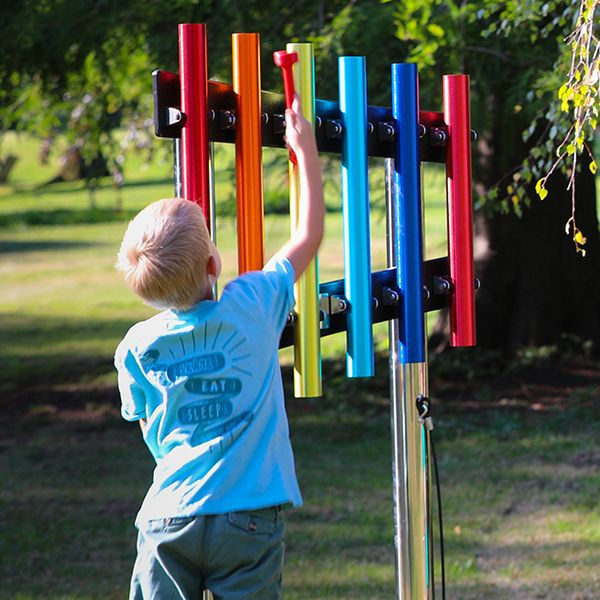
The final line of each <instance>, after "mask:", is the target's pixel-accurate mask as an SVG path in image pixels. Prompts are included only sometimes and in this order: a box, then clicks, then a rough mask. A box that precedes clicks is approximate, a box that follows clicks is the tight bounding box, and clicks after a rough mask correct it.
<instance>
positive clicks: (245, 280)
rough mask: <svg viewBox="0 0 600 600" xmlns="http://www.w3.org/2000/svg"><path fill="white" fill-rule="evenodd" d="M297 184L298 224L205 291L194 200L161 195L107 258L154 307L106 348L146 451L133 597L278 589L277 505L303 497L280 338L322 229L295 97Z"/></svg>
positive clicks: (247, 594) (258, 594) (208, 250)
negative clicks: (148, 460) (146, 482)
mask: <svg viewBox="0 0 600 600" xmlns="http://www.w3.org/2000/svg"><path fill="white" fill-rule="evenodd" d="M286 141H287V144H288V146H289V148H290V149H291V150H293V151H294V152H295V154H296V157H297V161H298V169H299V173H300V178H301V189H302V192H301V193H302V197H301V202H300V210H299V215H298V227H297V230H296V231H295V232H294V234H293V235H292V237H291V239H290V240H289V241H288V242H287V243H286V244H285V245H284V246H283V247H282V248H281V249H280V251H279V252H278V253H277V254H276V255H275V256H274V257H273V258H272V259H271V260H270V261H269V263H268V264H267V265H266V266H265V267H264V269H263V270H262V271H259V272H253V273H246V274H244V275H241V276H240V277H238V278H237V279H235V280H234V281H232V282H230V283H229V284H228V285H226V286H225V288H224V289H223V293H222V295H221V298H220V299H219V300H216V299H215V298H214V297H213V291H212V290H213V284H214V282H215V280H216V278H217V277H218V276H219V274H220V271H221V260H220V257H219V253H218V251H217V249H216V247H215V245H214V244H213V243H212V241H211V240H210V238H209V234H208V230H207V227H206V223H205V221H204V217H203V215H202V212H201V210H200V207H199V206H198V205H196V204H194V203H193V202H189V201H187V200H181V199H169V200H160V201H158V202H155V203H153V204H151V205H149V206H148V207H146V208H145V209H144V210H142V211H141V212H140V213H139V214H138V215H137V216H136V217H135V219H134V220H133V221H132V222H131V223H130V225H129V227H128V229H127V232H126V233H125V237H124V239H123V243H122V245H121V249H120V251H119V256H118V262H117V268H118V269H119V270H121V271H122V272H123V273H124V275H125V279H126V281H127V283H128V285H129V286H130V287H131V288H132V289H133V290H134V292H135V293H136V294H138V295H139V296H140V297H141V298H142V300H143V301H144V302H146V303H147V304H150V305H151V306H154V307H156V308H158V309H161V310H162V312H160V313H159V314H157V315H156V316H154V317H152V318H150V319H148V320H147V321H143V322H141V323H138V324H136V325H134V326H133V327H132V328H131V329H130V330H129V332H128V333H127V335H126V336H125V338H124V339H123V341H122V342H121V343H120V344H119V347H118V348H117V351H116V354H115V365H116V368H117V370H118V376H119V390H120V393H121V401H122V415H123V417H124V418H125V419H127V420H129V421H139V422H140V425H141V429H142V434H143V437H144V441H145V442H146V444H147V445H148V448H149V449H150V452H151V453H152V455H153V457H154V459H155V460H156V468H155V471H154V481H153V483H152V486H151V487H150V489H149V491H148V493H147V495H146V498H145V499H144V502H143V504H142V507H141V509H140V511H139V513H138V516H137V519H136V526H137V528H138V531H139V533H138V555H137V559H136V563H135V566H134V571H133V576H132V581H131V592H130V598H134V599H138V598H157V599H160V600H163V599H167V598H187V599H193V598H200V597H201V595H202V590H203V589H209V590H211V591H212V593H213V595H214V598H215V600H219V599H224V600H231V599H234V598H236V599H244V600H250V599H256V600H269V599H271V598H280V597H281V573H282V566H283V551H284V548H283V535H284V523H283V521H282V519H281V516H280V510H281V507H282V506H283V505H293V506H300V505H301V503H302V499H301V496H300V491H299V489H298V483H297V480H296V474H295V468H294V458H293V454H292V448H291V444H290V439H289V431H288V422H287V416H286V413H285V408H284V399H283V387H282V382H281V371H280V368H279V363H278V343H279V337H280V335H281V332H282V330H283V327H284V326H285V323H286V318H287V315H288V313H289V311H290V310H291V309H292V307H293V305H294V299H293V282H294V281H295V280H296V279H298V277H299V276H300V275H301V274H302V272H303V271H304V270H305V269H306V267H307V266H308V264H309V263H310V261H311V260H312V259H313V257H314V256H315V254H316V252H317V249H318V247H319V244H320V242H321V238H322V236H323V220H324V213H325V209H324V204H323V191H322V182H321V172H320V166H319V159H318V153H317V148H316V143H315V138H314V135H313V132H312V127H311V125H310V123H309V122H308V121H306V119H305V118H304V117H303V116H302V114H301V112H300V105H299V101H298V98H297V97H296V98H295V100H294V104H293V106H292V108H291V109H289V110H287V111H286Z"/></svg>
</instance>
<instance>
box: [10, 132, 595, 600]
mask: <svg viewBox="0 0 600 600" xmlns="http://www.w3.org/2000/svg"><path fill="white" fill-rule="evenodd" d="M9 143H11V144H13V147H14V148H15V149H16V151H17V152H18V153H19V154H20V155H21V159H20V161H19V163H18V164H17V167H16V170H15V172H14V178H13V180H12V181H11V183H10V185H5V186H0V225H1V224H2V220H1V219H2V217H4V218H5V221H4V223H5V225H6V226H5V227H3V228H0V338H1V340H2V343H1V344H0V361H1V362H2V367H3V368H2V374H1V375H0V387H1V389H2V395H1V402H2V404H1V405H0V406H1V408H2V410H1V411H0V424H1V425H2V426H3V431H4V434H3V436H1V437H0V481H1V482H2V485H1V486H0V582H1V585H0V600H4V599H6V600H8V599H21V600H26V599H45V600H59V599H61V600H66V599H70V600H71V599H72V600H75V599H76V600H84V599H100V598H102V599H111V598H115V599H116V598H123V597H124V596H125V595H126V590H127V586H128V580H129V573H130V569H131V565H132V560H133V557H134V553H135V549H134V545H135V534H134V531H133V527H132V522H133V517H134V515H135V512H136V510H137V508H138V506H139V503H140V501H141V499H142V497H143V495H144V493H145V490H146V488H147V486H148V483H149V481H150V478H151V472H152V464H151V460H150V457H149V455H148V453H147V451H146V449H145V447H144V446H143V443H142V441H141V439H140V436H139V431H138V430H137V428H135V427H132V426H131V425H129V424H127V423H124V422H122V421H121V420H120V418H119V415H118V402H119V401H118V395H117V391H116V387H115V376H114V371H113V368H112V365H111V361H112V354H113V351H114V348H115V346H116V344H117V342H118V341H119V340H120V338H121V337H122V335H123V333H124V332H125V331H126V329H127V328H128V327H129V326H130V325H131V324H132V323H133V322H134V321H136V320H139V319H141V318H144V317H146V316H148V315H150V314H151V313H152V310H151V309H149V308H146V307H144V306H143V305H142V304H140V303H139V302H138V300H137V299H136V298H134V297H133V296H132V294H131V293H129V292H128V291H127V290H126V289H125V287H124V285H123V283H122V281H121V280H120V277H119V276H118V274H117V273H115V272H114V269H113V262H114V257H115V253H116V250H117V247H118V244H119V242H120V239H121V236H122V234H123V231H124V228H125V226H126V221H124V220H115V219H122V218H123V216H122V215H121V216H118V217H115V218H110V219H109V218H108V216H107V215H108V214H109V213H113V212H114V211H113V209H114V193H113V190H112V188H111V186H110V183H109V182H108V181H106V182H103V186H102V187H101V189H100V190H99V191H98V193H97V198H96V201H97V206H98V210H100V211H105V213H104V217H102V215H101V214H99V215H98V219H100V218H105V219H106V220H104V221H102V222H87V221H90V220H91V221H94V219H93V215H90V213H89V211H88V212H86V211H87V203H88V198H87V193H86V192H85V190H84V189H83V188H82V186H81V184H78V183H69V184H57V185H55V186H46V187H39V184H41V183H43V182H44V181H47V180H48V179H50V178H51V177H52V176H53V175H54V173H55V172H56V170H57V166H56V164H55V165H53V166H48V167H43V168H40V167H39V166H38V165H36V163H35V160H34V157H35V152H36V144H35V142H34V141H32V140H31V139H28V138H26V137H18V138H17V137H13V138H11V140H9ZM220 152H221V153H222V155H221V156H220V159H219V160H220V161H221V162H220V163H219V165H220V167H219V170H218V173H217V177H218V189H217V196H218V198H227V197H228V196H229V195H231V193H232V192H233V187H232V182H231V172H230V171H229V170H228V168H229V165H230V163H231V150H230V149H223V150H221V151H220ZM378 177H380V179H379V185H378V184H377V181H378V179H377V178H378ZM281 179H282V178H281V173H277V172H268V173H267V175H266V187H272V188H273V187H275V188H276V187H277V186H278V185H281ZM331 179H332V181H331V183H329V184H328V199H327V201H328V205H329V207H330V210H331V212H330V213H329V214H328V216H327V232H326V240H325V242H324V245H323V248H322V251H321V254H320V274H321V280H322V281H328V280H330V279H333V278H337V277H340V276H341V272H342V252H341V242H340V240H341V218H340V214H339V212H335V208H336V206H339V199H338V198H337V197H336V189H337V187H339V186H338V184H337V180H338V179H339V175H338V174H337V171H336V170H335V169H334V171H333V175H332V176H331ZM382 179H383V170H382V169H379V171H378V170H377V169H374V171H373V177H372V186H373V199H374V201H375V202H377V201H378V198H380V197H381V183H382ZM283 181H285V178H283ZM127 182H128V183H127V185H126V186H125V187H124V189H123V206H124V210H125V211H131V212H134V211H136V210H138V209H139V208H141V207H142V206H144V205H145V204H146V203H148V202H149V201H151V200H153V199H155V198H157V197H163V196H168V195H170V194H171V189H172V186H171V181H170V166H169V165H168V164H166V163H164V164H162V163H161V162H160V161H159V160H156V161H155V162H154V163H153V164H152V165H150V166H149V167H147V168H146V167H143V166H142V164H141V162H140V160H139V159H137V160H133V161H132V162H131V164H129V166H128V171H127ZM443 185H444V184H443V172H442V171H440V169H439V168H437V167H436V168H428V169H427V171H426V173H425V184H424V189H425V199H426V211H425V219H426V227H425V229H426V239H427V244H428V249H427V254H428V256H439V255H442V254H444V249H443V248H444V243H445V227H446V226H445V216H444V203H445V201H444V193H443ZM336 203H337V204H336ZM56 211H65V212H63V213H58V212H56ZM42 212H45V213H48V215H49V216H48V218H47V220H46V224H44V225H29V224H28V223H30V216H27V215H31V214H38V213H42ZM23 215H26V216H23ZM65 215H67V217H68V219H67V221H68V223H69V224H60V221H61V220H62V219H64V218H65ZM69 219H70V220H69ZM265 225H266V231H265V235H266V242H267V251H268V253H272V252H273V251H275V249H276V248H277V247H278V246H279V245H280V244H281V243H283V241H284V240H285V239H286V236H287V231H288V229H289V222H288V219H287V218H286V217H285V216H284V215H271V216H269V217H268V218H267V220H266V224H265ZM372 227H373V233H372V238H373V267H374V268H375V269H379V268H383V266H384V265H385V224H384V219H383V217H382V215H381V212H378V211H376V210H374V211H373V214H372ZM218 236H219V237H218V245H219V248H220V250H221V252H222V254H223V258H224V264H225V271H224V281H225V280H227V279H229V278H231V277H233V276H234V274H235V270H236V241H235V227H234V223H233V222H232V221H231V220H228V219H221V220H220V221H219V232H218ZM386 336H387V330H386V325H385V324H381V325H379V326H377V328H376V340H377V347H378V349H379V350H380V356H379V359H378V364H377V377H376V378H375V379H374V380H367V381H348V380H347V379H346V378H345V376H344V373H343V371H344V359H343V354H344V351H345V349H344V336H343V335H338V336H331V337H329V338H326V339H324V340H323V355H324V358H325V362H324V375H325V381H324V390H325V397H324V398H323V399H322V400H318V401H312V402H301V401H297V400H294V399H290V400H289V402H288V407H289V413H290V423H291V431H292V437H293V442H294V446H295V452H296V460H297V467H298V475H299V478H300V482H301V487H302V490H303V495H304V499H305V507H304V508H303V509H301V510H297V511H292V512H290V513H289V515H288V524H289V527H288V534H287V554H286V569H285V590H286V598H289V599H291V600H294V599H308V598H311V599H312V598H320V599H332V600H333V599H352V598H357V599H358V598H375V599H379V598H390V597H393V596H394V557H393V543H392V536H393V523H392V498H391V490H392V485H391V464H390V456H391V449H390V435H389V417H388V414H387V413H388V406H387V404H388V400H387V397H388V391H387V386H388V384H387V372H386V369H387V363H386V358H385V353H386V351H387V342H386ZM290 361H291V352H290V351H289V350H288V351H287V352H284V353H282V362H283V363H284V365H285V368H284V375H285V381H286V385H287V386H288V387H289V385H290V368H289V364H290ZM471 385H472V387H473V390H472V392H473V395H474V396H477V397H483V396H484V395H486V394H487V395H492V394H493V393H494V392H493V390H491V389H490V388H489V387H486V385H485V382H481V381H479V382H477V381H475V383H473V384H471ZM574 394H575V392H574ZM595 394H597V390H596V391H594V390H591V389H590V390H588V393H587V396H585V394H584V395H581V394H580V395H579V396H577V397H575V396H573V402H574V403H576V402H575V400H577V399H578V398H580V399H582V401H583V400H585V401H589V399H590V398H593V397H594V395H595ZM584 396H585V398H584ZM437 409H438V411H439V412H438V414H437V415H436V425H437V427H436V433H435V434H436V439H437V443H438V458H439V460H440V469H441V479H442V484H443V492H444V509H445V513H444V516H445V523H446V550H447V562H446V564H447V575H448V587H449V591H448V597H449V598H460V599H461V600H469V599H480V598H492V599H494V598H498V599H504V598H516V599H529V598H549V599H554V598H556V599H557V600H558V599H559V598H560V599H562V598H577V597H581V598H584V597H585V598H587V597H589V598H591V597H593V594H595V593H596V590H597V589H598V584H599V581H598V575H597V569H596V565H597V564H598V562H599V561H600V511H599V510H598V502H597V490H598V486H599V485H600V477H599V475H598V466H597V465H598V460H599V457H600V442H599V441H598V440H599V439H600V436H599V435H598V433H599V431H598V428H599V426H598V423H599V422H600V419H598V417H599V416H600V415H597V414H595V412H593V410H592V411H588V412H587V413H585V414H583V413H578V412H576V411H574V410H565V411H562V412H557V413H556V414H549V415H548V414H546V415H536V414H533V413H531V412H517V411H511V410H509V409H505V410H498V411H488V412H479V413H472V414H470V413H460V414H453V413H452V412H451V409H449V408H445V407H444V406H443V405H440V406H439V407H437ZM438 574H439V570H438Z"/></svg>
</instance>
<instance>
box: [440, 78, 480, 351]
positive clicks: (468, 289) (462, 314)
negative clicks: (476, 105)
mask: <svg viewBox="0 0 600 600" xmlns="http://www.w3.org/2000/svg"><path fill="white" fill-rule="evenodd" d="M443 95H444V121H445V123H446V127H447V131H448V140H447V145H446V152H447V154H446V192H447V201H448V259H449V263H450V284H451V291H450V344H451V345H452V346H474V345H475V343H476V339H475V275H474V269H473V202H472V196H471V118H470V111H469V104H470V100H469V76H468V75H445V76H444V78H443Z"/></svg>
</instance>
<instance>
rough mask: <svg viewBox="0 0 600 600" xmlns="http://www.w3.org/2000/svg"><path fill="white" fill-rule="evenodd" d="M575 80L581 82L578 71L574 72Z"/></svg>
mask: <svg viewBox="0 0 600 600" xmlns="http://www.w3.org/2000/svg"><path fill="white" fill-rule="evenodd" d="M575 79H576V80H577V81H581V73H580V72H579V69H577V70H576V71H575Z"/></svg>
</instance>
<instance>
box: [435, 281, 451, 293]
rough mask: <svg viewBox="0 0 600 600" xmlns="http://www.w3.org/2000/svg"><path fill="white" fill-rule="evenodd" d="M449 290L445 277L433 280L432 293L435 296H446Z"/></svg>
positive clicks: (449, 284) (448, 283)
mask: <svg viewBox="0 0 600 600" xmlns="http://www.w3.org/2000/svg"><path fill="white" fill-rule="evenodd" d="M451 288H452V285H451V283H450V282H449V281H448V280H447V279H446V278H445V277H434V278H433V293H434V294H436V295H437V296H447V295H448V294H449V293H450V289H451Z"/></svg>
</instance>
